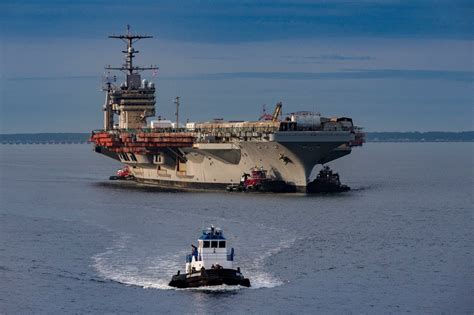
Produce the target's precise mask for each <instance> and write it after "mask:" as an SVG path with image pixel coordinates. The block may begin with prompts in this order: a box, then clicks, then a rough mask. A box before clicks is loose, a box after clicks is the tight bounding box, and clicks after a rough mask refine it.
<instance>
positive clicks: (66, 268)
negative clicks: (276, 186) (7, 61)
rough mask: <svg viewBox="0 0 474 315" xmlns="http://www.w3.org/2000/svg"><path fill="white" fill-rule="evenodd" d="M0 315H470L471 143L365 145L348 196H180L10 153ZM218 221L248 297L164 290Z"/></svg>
mask: <svg viewBox="0 0 474 315" xmlns="http://www.w3.org/2000/svg"><path fill="white" fill-rule="evenodd" d="M0 152H1V155H0V156H1V158H0V174H1V183H0V188H1V192H0V313H8V314H11V313H21V314H29V313H49V314H52V313H87V312H92V313H128V312H139V313H165V312H171V313H198V314H201V313H223V312H225V313H294V314H301V313H306V314H309V313H313V314H314V313H372V314H381V313H406V312H411V313H417V314H420V313H421V314H429V313H442V312H444V313H449V314H472V312H473V311H474V299H473V298H472V297H473V296H474V266H473V240H474V238H473V227H474V225H473V221H474V218H473V188H474V185H473V178H474V174H473V172H474V158H473V152H474V144H472V143H390V144H388V143H385V144H384V143H376V144H375V143H369V144H366V145H365V146H364V147H363V148H360V149H359V148H358V149H355V150H354V152H353V153H352V154H351V155H349V156H347V157H344V158H342V159H340V160H338V161H334V162H332V163H330V165H331V166H332V167H333V168H334V169H335V170H337V171H338V172H339V173H340V175H341V179H342V181H343V182H344V183H346V184H348V185H349V186H351V187H352V188H353V190H352V191H351V192H348V193H343V194H340V195H332V196H331V195H328V196H306V195H302V194H287V195H275V194H260V195H258V194H240V193H225V192H223V193H190V192H186V193H173V192H160V191H157V190H156V189H149V188H140V187H135V186H134V185H129V184H124V183H117V182H109V181H107V180H106V179H107V178H108V176H109V175H111V174H113V173H114V172H115V170H116V169H117V168H118V167H120V165H119V164H117V163H116V162H114V161H113V160H110V159H108V158H106V157H103V156H100V155H98V154H95V153H93V152H92V151H91V149H90V147H89V146H87V145H0ZM209 224H215V225H217V226H220V227H221V228H223V230H224V232H225V234H226V236H227V238H228V239H229V242H230V243H231V246H232V247H234V248H235V249H236V258H235V259H236V261H237V264H238V265H239V266H240V267H241V268H242V271H243V273H244V274H245V275H246V276H248V277H249V278H250V281H251V283H252V287H251V288H249V289H247V288H235V287H225V286H224V287H218V288H204V289H202V288H201V289H184V290H176V289H172V288H170V287H168V286H167V283H168V281H169V279H170V277H171V275H172V274H174V273H176V271H177V270H178V269H181V270H182V269H183V266H184V256H185V255H186V254H188V252H189V250H190V246H189V245H190V244H191V243H195V242H196V238H197V237H198V236H199V233H200V229H201V228H203V227H205V226H206V225H209Z"/></svg>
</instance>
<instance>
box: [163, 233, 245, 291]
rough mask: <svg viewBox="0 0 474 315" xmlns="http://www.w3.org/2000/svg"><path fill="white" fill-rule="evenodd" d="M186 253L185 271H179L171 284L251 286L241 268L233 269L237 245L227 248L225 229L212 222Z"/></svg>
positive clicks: (177, 286)
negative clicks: (223, 231) (215, 225)
mask: <svg viewBox="0 0 474 315" xmlns="http://www.w3.org/2000/svg"><path fill="white" fill-rule="evenodd" d="M191 246H192V253H191V254H190V255H187V256H186V267H185V268H186V269H185V273H181V272H180V271H178V273H177V274H176V275H174V276H173V277H172V278H171V282H170V283H169V285H170V286H172V287H176V288H195V287H201V286H215V285H222V284H226V285H241V286H245V287H250V281H249V279H247V278H244V276H243V275H242V273H241V272H240V268H239V267H237V269H234V249H233V248H232V249H231V250H228V247H227V241H226V239H225V237H224V234H223V233H222V230H221V229H219V228H216V227H214V226H211V227H210V228H207V229H206V230H203V231H202V235H201V237H199V239H198V246H197V247H196V246H194V245H191Z"/></svg>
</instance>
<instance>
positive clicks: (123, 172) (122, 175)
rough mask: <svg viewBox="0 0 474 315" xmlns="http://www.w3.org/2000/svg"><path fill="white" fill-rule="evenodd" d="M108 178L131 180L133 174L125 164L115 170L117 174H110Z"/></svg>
mask: <svg viewBox="0 0 474 315" xmlns="http://www.w3.org/2000/svg"><path fill="white" fill-rule="evenodd" d="M109 179H110V180H131V179H134V176H133V175H132V173H131V172H130V169H129V168H128V166H127V165H125V166H124V167H123V168H121V169H119V170H118V171H117V175H115V176H110V177H109Z"/></svg>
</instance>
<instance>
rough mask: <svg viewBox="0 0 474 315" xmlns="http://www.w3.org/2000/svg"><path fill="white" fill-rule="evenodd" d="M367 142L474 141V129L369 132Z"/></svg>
mask: <svg viewBox="0 0 474 315" xmlns="http://www.w3.org/2000/svg"><path fill="white" fill-rule="evenodd" d="M366 140H367V142H472V141H474V131H462V132H446V131H429V132H417V131H415V132H367V135H366Z"/></svg>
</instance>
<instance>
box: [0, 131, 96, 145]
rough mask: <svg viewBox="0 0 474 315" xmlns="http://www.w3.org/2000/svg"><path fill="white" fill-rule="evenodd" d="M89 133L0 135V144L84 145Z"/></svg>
mask: <svg viewBox="0 0 474 315" xmlns="http://www.w3.org/2000/svg"><path fill="white" fill-rule="evenodd" d="M89 137H90V133H12V134H0V143H1V144H35V143H38V144H48V143H51V144H67V143H86V142H87V141H88V140H89Z"/></svg>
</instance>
